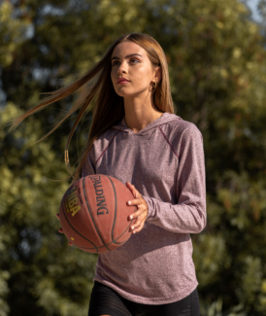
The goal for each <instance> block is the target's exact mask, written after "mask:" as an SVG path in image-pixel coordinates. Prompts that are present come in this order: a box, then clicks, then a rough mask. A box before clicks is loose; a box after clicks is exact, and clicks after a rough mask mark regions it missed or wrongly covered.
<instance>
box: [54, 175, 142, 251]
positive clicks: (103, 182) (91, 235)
mask: <svg viewBox="0 0 266 316" xmlns="http://www.w3.org/2000/svg"><path fill="white" fill-rule="evenodd" d="M132 199H134V196H133V194H132V193H131V191H130V190H129V189H128V188H127V187H126V186H125V185H124V184H123V183H122V182H120V181H119V180H117V179H115V178H113V177H110V176H106V175H102V174H96V175H91V176H87V177H84V178H81V179H79V180H78V181H76V182H75V183H73V184H72V185H71V186H70V187H69V188H68V190H67V191H66V193H65V194H64V196H63V199H62V201H61V205H60V211H59V220H60V223H61V226H62V229H63V232H64V234H65V235H66V237H67V238H68V240H69V241H71V242H72V244H73V245H75V246H76V247H78V248H79V249H81V250H83V251H86V252H90V253H104V252H108V251H112V250H115V249H117V248H118V247H120V246H121V245H123V244H124V243H125V242H126V241H127V240H128V239H129V237H130V236H131V231H130V226H131V224H133V223H134V222H135V221H136V220H133V221H130V220H128V216H129V215H130V214H132V213H134V211H136V209H137V207H136V206H128V205H127V203H126V202H127V201H129V200H132Z"/></svg>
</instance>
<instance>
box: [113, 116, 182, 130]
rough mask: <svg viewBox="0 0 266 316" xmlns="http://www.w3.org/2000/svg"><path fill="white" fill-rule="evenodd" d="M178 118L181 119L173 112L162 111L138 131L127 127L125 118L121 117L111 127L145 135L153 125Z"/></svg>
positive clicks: (159, 124) (156, 125)
mask: <svg viewBox="0 0 266 316" xmlns="http://www.w3.org/2000/svg"><path fill="white" fill-rule="evenodd" d="M178 120H182V119H181V118H180V117H179V116H177V115H175V114H170V113H167V112H164V113H163V115H162V116H161V117H159V118H158V119H157V120H155V121H153V122H151V123H150V124H148V125H147V126H145V127H144V128H143V129H141V130H140V131H139V132H138V133H135V132H134V131H133V130H132V129H131V128H129V127H128V126H127V125H126V122H125V118H123V119H122V121H121V122H119V123H118V124H117V125H114V126H113V128H114V129H117V130H120V131H123V132H124V133H127V134H138V135H146V134H147V133H148V134H149V133H150V132H151V131H152V130H153V129H154V128H155V127H158V126H161V125H163V124H166V123H169V122H172V121H178Z"/></svg>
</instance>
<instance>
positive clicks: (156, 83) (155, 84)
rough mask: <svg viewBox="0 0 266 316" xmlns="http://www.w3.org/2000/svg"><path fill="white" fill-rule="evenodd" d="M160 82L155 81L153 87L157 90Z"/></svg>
mask: <svg viewBox="0 0 266 316" xmlns="http://www.w3.org/2000/svg"><path fill="white" fill-rule="evenodd" d="M157 85H158V82H156V81H154V83H153V89H154V90H155V89H156V88H157Z"/></svg>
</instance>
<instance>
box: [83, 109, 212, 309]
mask: <svg viewBox="0 0 266 316" xmlns="http://www.w3.org/2000/svg"><path fill="white" fill-rule="evenodd" d="M95 173H98V174H106V175H110V176H112V177H114V178H117V179H118V180H120V181H121V182H123V183H124V184H125V183H126V182H127V181H129V182H130V183H132V184H134V185H135V187H136V189H137V190H138V191H139V192H140V193H141V194H142V195H143V197H144V199H145V200H146V202H147V204H148V218H147V220H146V222H145V226H144V228H143V229H142V231H141V232H139V233H137V234H135V235H132V236H131V237H130V239H129V240H128V241H127V242H126V243H125V244H124V245H123V246H122V247H120V248H118V249H117V250H114V251H111V252H108V253H106V254H100V255H99V257H98V262H97V265H96V275H95V278H94V280H96V281H98V282H101V283H103V284H105V285H107V286H109V287H110V288H112V289H114V290H115V291H116V292H117V293H119V294H120V295H121V296H122V297H124V298H126V299H128V300H131V301H134V302H137V303H141V304H151V305H157V304H168V303H172V302H175V301H178V300H181V299H183V298H184V297H186V296H187V295H189V294H190V293H191V292H192V291H193V290H194V289H195V288H196V286H197V284H198V283H197V279H196V275H195V267H194V264H193V261H192V251H193V249H192V242H191V239H190V235H189V234H190V233H194V234H195V233H199V232H201V231H202V230H203V228H204V227H205V224H206V198H205V167H204V152H203V142H202V136H201V133H200V131H199V130H198V129H197V127H196V126H195V125H194V124H192V123H190V122H187V121H184V120H182V119H181V118H180V117H178V116H176V115H174V114H169V113H164V114H163V115H162V116H161V117H160V118H159V119H157V120H155V121H153V122H152V123H151V124H149V125H148V126H146V127H145V128H143V129H142V130H141V131H140V132H138V133H134V132H133V130H131V129H130V128H128V127H127V126H126V124H125V121H124V120H122V121H121V122H120V123H119V124H118V125H116V126H113V127H112V128H111V129H109V130H108V131H106V132H105V133H104V134H103V135H101V137H100V138H99V139H98V140H96V141H95V142H94V144H93V147H92V149H91V150H90V152H89V154H88V157H87V160H86V162H85V163H84V166H83V169H82V176H86V175H91V174H95Z"/></svg>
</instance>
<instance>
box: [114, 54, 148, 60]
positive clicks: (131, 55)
mask: <svg viewBox="0 0 266 316" xmlns="http://www.w3.org/2000/svg"><path fill="white" fill-rule="evenodd" d="M133 56H139V57H142V56H141V55H140V54H137V53H136V54H130V55H127V56H125V58H130V57H133ZM113 59H120V58H119V57H116V56H114V57H112V58H111V60H113Z"/></svg>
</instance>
